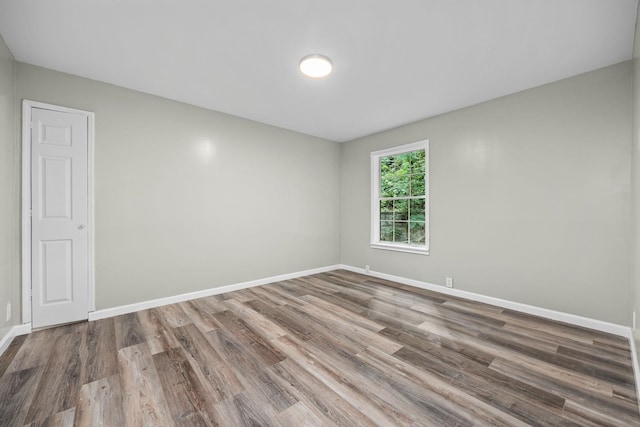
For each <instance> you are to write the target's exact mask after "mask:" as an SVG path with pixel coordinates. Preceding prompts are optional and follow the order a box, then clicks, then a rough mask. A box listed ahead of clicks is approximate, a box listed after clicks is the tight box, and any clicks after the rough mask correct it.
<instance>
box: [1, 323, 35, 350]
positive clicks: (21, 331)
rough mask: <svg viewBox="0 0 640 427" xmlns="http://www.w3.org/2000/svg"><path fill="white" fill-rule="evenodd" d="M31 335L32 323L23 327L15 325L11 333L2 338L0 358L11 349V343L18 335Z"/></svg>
mask: <svg viewBox="0 0 640 427" xmlns="http://www.w3.org/2000/svg"><path fill="white" fill-rule="evenodd" d="M29 333H31V323H25V324H23V325H15V326H13V327H11V329H9V332H7V333H6V334H5V336H3V337H2V338H0V356H2V353H4V351H5V350H6V349H7V348H8V347H9V344H11V341H13V339H14V338H15V337H17V336H18V335H26V334H29Z"/></svg>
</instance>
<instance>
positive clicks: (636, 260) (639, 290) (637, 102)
mask: <svg viewBox="0 0 640 427" xmlns="http://www.w3.org/2000/svg"><path fill="white" fill-rule="evenodd" d="M638 16H639V17H640V4H638ZM631 199H632V201H633V208H632V211H631V212H632V214H631V218H632V223H631V228H632V232H631V236H632V239H633V244H632V247H633V250H632V252H631V256H632V261H631V265H632V272H631V273H632V274H631V283H632V288H633V311H635V312H636V317H637V316H640V20H637V21H636V36H635V40H634V43H633V129H632V155H631ZM638 327H640V318H637V319H636V324H635V325H633V328H634V335H635V338H636V342H637V343H638V346H639V347H638V348H640V330H639V329H638ZM638 357H639V358H640V353H639V354H638Z"/></svg>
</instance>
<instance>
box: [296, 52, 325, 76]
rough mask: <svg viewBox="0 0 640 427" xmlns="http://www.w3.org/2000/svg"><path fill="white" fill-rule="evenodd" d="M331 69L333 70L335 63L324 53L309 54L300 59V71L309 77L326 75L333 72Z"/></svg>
mask: <svg viewBox="0 0 640 427" xmlns="http://www.w3.org/2000/svg"><path fill="white" fill-rule="evenodd" d="M331 70H333V64H332V63H331V60H330V59H329V58H327V57H326V56H324V55H318V54H313V55H307V56H305V57H304V58H302V59H301V60H300V71H301V72H302V74H304V75H305V76H308V77H313V78H320V77H325V76H328V75H329V74H330V73H331Z"/></svg>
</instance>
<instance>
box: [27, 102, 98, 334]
mask: <svg viewBox="0 0 640 427" xmlns="http://www.w3.org/2000/svg"><path fill="white" fill-rule="evenodd" d="M88 134H89V124H88V118H87V116H86V115H82V114H75V113H68V112H60V111H52V110H47V109H42V108H33V107H32V108H31V292H32V298H31V305H32V307H31V310H32V312H31V319H32V320H31V321H32V326H33V327H34V328H39V327H43V326H50V325H55V324H60V323H68V322H74V321H79V320H84V319H87V318H88V312H89V298H88V287H89V245H88V228H87V224H88V218H89V198H88V189H89V179H88Z"/></svg>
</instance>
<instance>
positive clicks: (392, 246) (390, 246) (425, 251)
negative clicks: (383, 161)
mask: <svg viewBox="0 0 640 427" xmlns="http://www.w3.org/2000/svg"><path fill="white" fill-rule="evenodd" d="M416 150H424V153H425V170H424V198H425V212H424V213H425V244H424V246H416V245H410V244H402V243H393V242H384V241H381V240H380V158H381V157H384V156H390V155H393V154H400V153H407V152H411V151H416ZM370 158H371V239H370V243H369V245H370V247H371V248H372V249H383V250H389V251H397V252H409V253H413V254H419V255H429V224H430V222H429V208H430V204H431V203H430V200H429V169H430V168H429V140H428V139H425V140H422V141H417V142H412V143H410V144H404V145H400V146H396V147H391V148H386V149H384V150H378V151H372V152H371V153H370Z"/></svg>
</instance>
